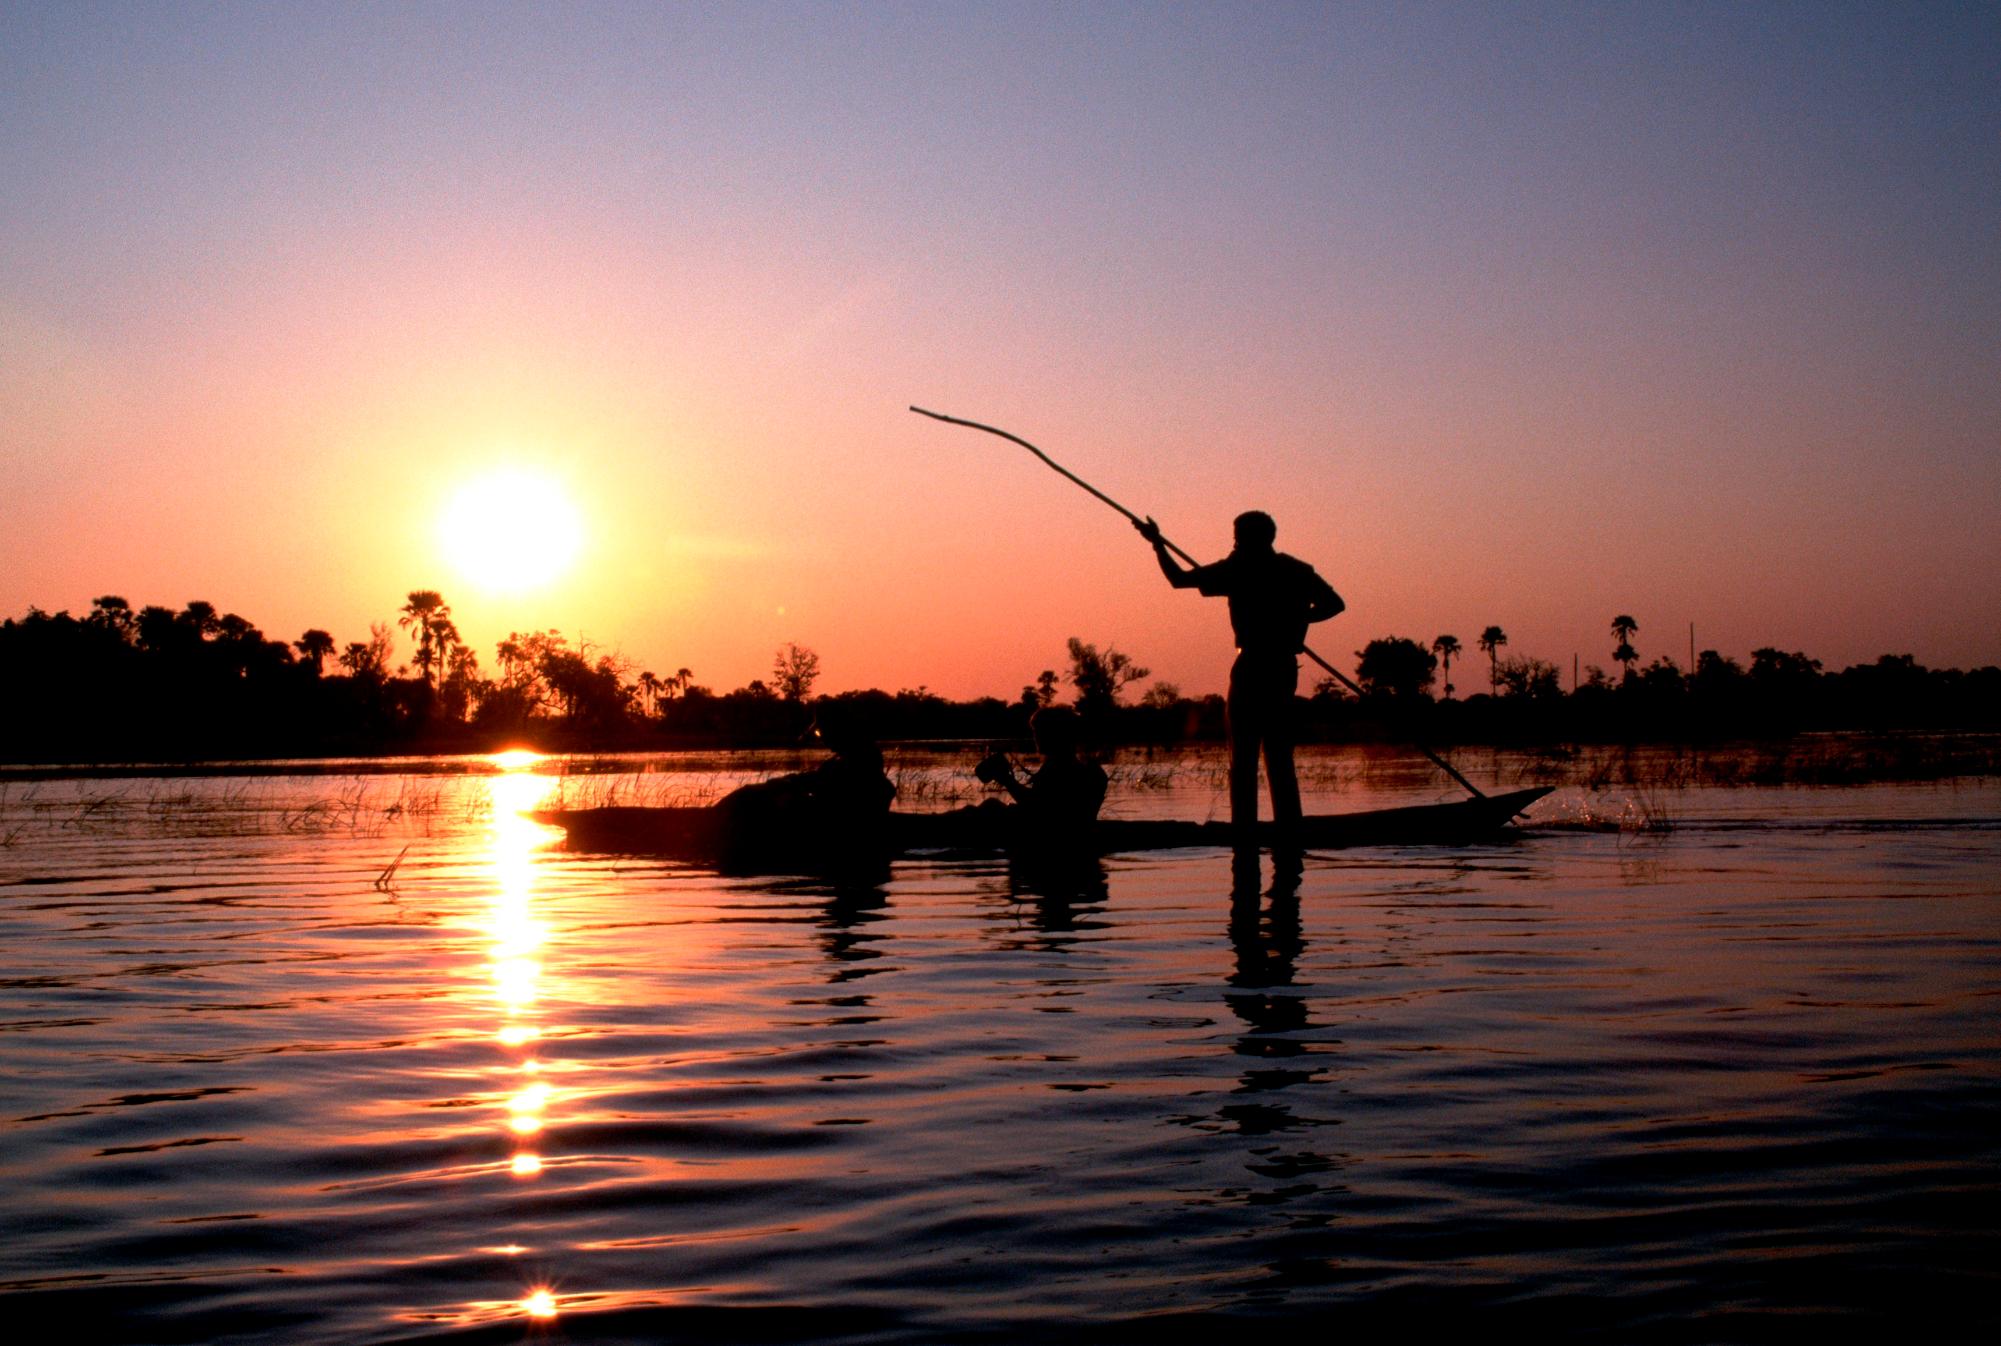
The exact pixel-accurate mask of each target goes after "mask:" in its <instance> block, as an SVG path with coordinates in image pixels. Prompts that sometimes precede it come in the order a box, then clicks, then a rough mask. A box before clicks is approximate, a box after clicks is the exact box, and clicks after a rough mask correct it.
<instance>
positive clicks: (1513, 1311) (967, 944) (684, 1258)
mask: <svg viewBox="0 0 2001 1346" xmlns="http://www.w3.org/2000/svg"><path fill="white" fill-rule="evenodd" d="M600 765H607V766H608V767H609V768H610V769H609V771H606V772H600V773H598V774H594V775H590V776H577V775H573V776H571V777H569V778H568V779H560V780H559V779H558V778H555V777H552V776H550V775H548V774H537V773H535V772H512V773H501V774H464V773H460V774H452V775H437V774H430V773H428V772H427V771H425V770H422V769H417V767H416V765H415V764H413V769H412V770H411V771H409V772H408V773H406V774H398V775H388V776H369V777H360V776H356V777H353V778H344V777H341V776H313V777H268V778H247V779H246V778H218V779H196V780H190V779H168V778H161V779H147V778H136V779H126V780H118V781H102V780H95V781H90V780H86V781H59V780H58V781H35V782H18V781H17V782H14V783H12V784H8V785H5V786H0V841H4V843H5V844H4V846H0V932H4V936H5V939H4V942H0V1219H4V1228H5V1229H6V1231H7V1232H6V1234H5V1236H4V1243H0V1295H4V1296H5V1299H6V1302H7V1304H8V1306H9V1307H10V1308H11V1309H14V1310H15V1311H16V1312H17V1314H18V1313H23V1312H25V1313H33V1314H35V1315H37V1316H38V1320H39V1321H44V1322H67V1323H69V1324H72V1325H74V1331H73V1332H72V1333H71V1335H74V1336H76V1337H77V1338H78V1339H80V1340H106V1341H148V1342H151V1341H270V1342H319V1341H326V1342H336V1341H338V1342H350V1341H377V1340H413V1341H472V1340H494V1341H510V1342H511V1341H518V1340H522V1339H524V1338H533V1339H537V1340H547V1339H557V1340H577V1341H596V1340H635V1341H651V1340H662V1339H672V1340H677V1341H694V1342H701V1341H708V1340H714V1341H743V1340H763V1341H858V1342H859V1341H868V1342H932V1341H953V1340H982V1341H983V1340H996V1341H998V1340H1039V1341H1050V1340H1077V1341H1107V1340H1128V1339H1129V1340H1135V1341H1156V1340H1162V1339H1168V1338H1171V1337H1172V1336H1174V1335H1177V1334H1180V1333H1182V1332H1184V1331H1185V1332H1187V1333H1189V1334H1193V1333H1194V1332H1197V1331H1200V1332H1202V1333H1204V1334H1205V1335H1206V1334H1209V1333H1212V1332H1215V1331H1218V1330H1222V1331H1228V1330H1230V1329H1231V1328H1232V1326H1248V1327H1251V1328H1253V1330H1256V1329H1257V1328H1259V1327H1260V1326H1261V1325H1271V1324H1278V1323H1281V1322H1283V1323H1287V1324H1298V1323H1304V1322H1310V1321H1315V1320H1321V1319H1324V1320H1326V1321H1327V1322H1329V1323H1332V1324H1336V1325H1348V1326H1357V1327H1362V1328H1364V1329H1367V1328H1370V1327H1379V1328H1381V1329H1384V1330H1387V1329H1389V1328H1391V1327H1394V1328H1396V1329H1398V1330H1408V1328H1409V1326H1410V1325H1411V1324H1413V1323H1414V1322H1421V1321H1424V1320H1428V1319H1456V1318H1461V1317H1472V1316H1475V1315H1477V1316H1478V1318H1479V1320H1480V1322H1481V1323H1482V1324H1484V1325H1486V1326H1487V1327H1488V1328H1489V1329H1492V1328H1495V1327H1505V1326H1508V1325H1510V1324H1511V1323H1512V1324H1514V1325H1518V1326H1529V1327H1535V1328H1538V1329H1541V1330H1545V1331H1551V1332H1553V1333H1555V1334H1556V1335H1559V1336H1563V1337H1569V1338H1583V1339H1601V1340H1608V1341H1633V1340H1654V1339H1660V1340H1692V1341H1713V1340H1771V1341H1791V1340H1798V1339H1800V1338H1801V1337H1803V1336H1805V1335H1807V1334H1808V1333H1811V1332H1820V1331H1825V1330H1827V1329H1829V1328H1830V1327H1837V1328H1841V1327H1846V1326H1848V1325H1851V1324H1856V1323H1867V1322H1868V1321H1870V1320H1879V1321H1880V1322H1881V1324H1883V1325H1884V1326H1889V1325H1892V1324H1894V1325H1896V1326H1898V1327H1900V1328H1908V1327H1909V1326H1911V1325H1914V1324H1917V1325H1923V1324H1932V1325H1941V1326H1942V1325H1947V1324H1953V1325H1957V1326H1961V1327H1965V1326H1968V1325H1982V1324H1986V1325H1992V1324H1993V1323H1994V1322H1995V1320H1996V1318H1997V1313H1996V1310H1995V1308H1994V1297H1995V1295H1996V1292H1997V1290H2001V1284H1997V1282H2001V1233H1998V1231H1997V1226H2001V1203H1997V1200H1996V1198H1997V1185H2001V1184H1997V1175H1998V1174H2001V1168H1997V1160H2001V1071H1997V1057H2001V1033H1998V1032H1997V1029H2001V1018H1997V1006H2001V1001H1998V1000H1997V990H2001V960H1997V957H1996V954H1997V941H2001V863H1997V861H2001V790H1997V789H1996V788H1995V787H1994V786H1993V785H1991V784H1987V785H1975V786H1963V787H1959V788H1950V787H1935V786H1922V787H1920V786H1897V787H1870V788H1862V789H1845V790H1798V789H1794V790H1786V789H1739V790H1727V791H1719V790H1710V791H1695V790H1681V791H1674V790H1653V791H1641V792H1638V793H1637V795H1635V794H1633V793H1631V792H1629V793H1628V794H1626V795H1622V794H1621V793H1620V792H1619V791H1618V790H1616V789H1613V790H1607V791H1603V792H1590V791H1586V790H1581V789H1577V788H1566V789H1563V790H1560V791H1559V792H1558V794H1557V795H1556V796H1554V797H1552V799H1550V800H1549V801H1546V802H1545V804H1543V805H1541V806H1539V808H1538V811H1537V815H1536V817H1537V819H1539V820H1540V822H1539V824H1538V825H1532V826H1531V827H1529V828H1528V829H1527V831H1526V832H1525V834H1524V835H1523V836H1522V837H1521V838H1519V839H1518V840H1516V841H1514V842H1512V843H1510V844H1501V845H1492V846H1484V847H1476V848H1464V849H1452V850H1419V849H1410V850H1395V849H1378V850H1358V851H1350V852H1342V853H1329V854H1324V855H1316V856H1313V857H1310V858H1309V860H1308V862H1307V865H1306V868H1305V870H1304V872H1303V874H1301V875H1300V876H1299V879H1298V881H1297V887H1296V891H1292V885H1290V884H1288V883H1287V882H1285V881H1284V880H1283V878H1282V876H1275V875H1274V874H1273V873H1272V872H1271V870H1270V868H1269V866H1268V865H1267V866H1266V867H1265V868H1264V870H1263V872H1261V873H1260V874H1258V875H1256V876H1254V877H1253V876H1249V875H1245V874H1243V873H1241V872H1238V873H1233V869H1232V863H1231V859H1230V857H1229V856H1228V855H1226V854H1223V853H1220V852H1214V851H1182V852H1170V853H1162V854H1155V855H1147V856H1133V857H1115V858H1113V859H1110V860H1108V861H1107V862H1106V863H1105V865H1104V866H1103V870H1102V872H1101V873H1094V874H1087V875H1084V876H1081V877H1079V876H1070V877H1067V878H1065V879H1064V880H1062V881H1060V882H1058V881H1052V880H1050V879H1048V878H1047V877H1046V876H1040V877H1039V876H1034V875H1025V874H1018V873H1014V872H1011V871H1010V869H1009V868H1008V867H1007V866H1006V865H1005V864H1001V863H996V862H983V863H965V862H953V863H946V862H941V861H929V862H927V861H911V862H904V863H899V864H897V865H896V866H895V867H894V869H893V870H892V871H891V873H890V874H889V876H888V878H887V880H886V881H884V882H882V883H880V884H876V885H863V886H837V885H829V884H827V883H822V882H814V881H809V880H803V879H780V880H771V879H760V880H749V879H718V878H717V877H715V876H713V875H709V874H705V873H703V872H700V871H697V870H691V869H687V868H682V867H677V866H674V865H670V864H666V863H661V862H654V861H647V860H635V859H617V858H610V857H601V856H584V855H572V854H567V853H564V852H562V851H560V850H554V849H550V848H548V846H547V840H548V836H547V834H546V833H545V832H543V831H542V830H541V829H539V828H536V827H534V826H533V825H532V824H529V823H527V822H525V821H523V820H522V819H520V818H519V816H518V811H519V810H520V809H521V808H524V807H527V806H530V805H532V804H533V803H535V802H536V801H537V799H539V798H540V797H542V796H543V795H544V794H545V793H546V792H548V791H549V790H551V789H560V790H561V791H562V792H563V794H564V795H565V797H568V798H571V799H572V800H576V799H581V798H617V799H622V800H629V799H633V798H641V797H648V798H662V797H666V795H667V794H670V793H675V792H680V793H692V794H701V793H704V792H706V793H708V794H713V793H714V792H715V791H716V790H718V789H720V788H723V787H726V786H727V785H728V784H729V783H731V782H732V781H733V780H735V779H738V778H739V776H738V774H736V773H737V771H738V768H740V767H742V766H744V765H745V764H743V763H734V764H733V763H728V762H725V763H722V764H718V763H715V762H702V763H698V764H694V765H693V766H691V767H689V766H688V764H685V763H676V762H674V761H671V760H670V761H663V762H652V763H648V764H645V765H647V766H648V767H650V768H651V769H650V770H647V771H644V772H641V771H638V770H635V769H633V767H634V764H630V763H610V764H600ZM748 765H749V766H750V767H752V768H755V767H758V766H763V765H768V764H766V763H750V764H748ZM963 765H964V764H959V763H946V764H943V765H940V764H936V763H933V764H929V765H927V764H924V763H915V762H913V763H909V764H906V766H905V770H904V785H905V793H906V797H909V798H911V799H913V800H914V801H916V802H931V803H942V802H949V798H950V796H951V793H952V788H953V786H952V782H953V781H954V780H956V779H957V777H956V775H955V773H956V771H957V769H958V768H959V767H961V766H963ZM1484 765H1485V767H1486V769H1487V770H1488V772H1489V776H1488V778H1490V779H1491V778H1494V777H1495V776H1496V775H1504V774H1507V773H1508V772H1509V771H1515V772H1519V771H1520V770H1522V769H1525V768H1524V767H1523V766H1522V764H1519V763H1516V764H1512V765H1511V764H1509V763H1506V762H1502V761H1500V760H1499V759H1496V760H1495V761H1492V762H1488V763H1485V764H1484ZM677 767H688V769H677ZM1115 775H1116V778H1117V782H1118V784H1117V788H1116V793H1115V796H1114V799H1113V801H1112V807H1113V808H1114V809H1115V810H1116V811H1119V812H1122V813H1124V814H1126V815H1128V816H1135V815H1144V814H1152V815H1155V816H1182V817H1190V816H1194V817H1202V816H1215V815H1217V814H1219V812H1220V810H1221V807H1222V805H1221V803H1220V800H1221V788H1220V775H1221V773H1220V766H1219V764H1218V763H1216V762H1215V761H1213V760H1206V761H1196V762H1180V763H1179V764H1176V763H1173V762H1168V763H1158V762H1156V763H1152V764H1148V763H1146V762H1133V763H1127V764H1124V765H1123V766H1122V767H1121V769H1120V770H1119V771H1118V772H1116V773H1115ZM1307 775H1308V781H1309V785H1310V786H1312V787H1313V788H1314V789H1315V790H1316V791H1317V797H1316V798H1315V799H1314V801H1313V803H1314V805H1315V806H1316V807H1320V808H1339V807H1343V806H1353V807H1359V806H1362V805H1365V804H1374V803H1387V802H1414V801H1418V800H1422V799H1426V798H1432V797H1445V796H1444V795H1442V794H1441V792H1440V790H1439V787H1438V786H1437V785H1436V784H1435V783H1434V781H1433V780H1432V779H1431V778H1430V777H1429V776H1428V775H1427V774H1426V773H1425V771H1424V769H1423V767H1422V764H1421V763H1418V762H1415V761H1413V760H1412V759H1408V758H1404V757H1400V756H1396V755H1390V754H1380V753H1379V754H1366V755H1365V754H1362V753H1359V752H1339V753H1330V754H1324V755H1321V756H1319V757H1316V758H1315V759H1314V761H1313V762H1312V763H1311V764H1310V766H1309V770H1308V773H1307ZM1508 783H1513V782H1512V781H1510V782H1508ZM1622 821H1623V823H1624V826H1623V827H1622V826H1620V825H1619V824H1620V823H1621V822H1622ZM1649 821H1651V822H1653V823H1656V824H1659V823H1666V824H1669V825H1671V830H1668V831H1666V832H1664V833H1658V832H1656V833H1649V832H1644V831H1641V830H1638V829H1639V828H1640V826H1641V825H1642V824H1644V823H1647V822H1649ZM385 871H386V873H385ZM1275 880H1276V882H1275ZM1233 892H1235V893H1236V894H1237V896H1236V897H1235V898H1234V899H1233Z"/></svg>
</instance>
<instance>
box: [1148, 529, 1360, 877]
mask: <svg viewBox="0 0 2001 1346" xmlns="http://www.w3.org/2000/svg"><path fill="white" fill-rule="evenodd" d="M1133 527H1135V528H1137V529H1139V533H1140V536H1141V537H1143V538H1145V539H1146V540H1147V541H1148V542H1151V543H1152V544H1153V555H1154V559H1155V560H1157V561H1159V562H1160V572H1161V574H1163V575H1165V576H1167V582H1168V583H1169V584H1172V585H1173V586H1174V587H1175V588H1177V589H1196V590H1199V591H1200V592H1201V594H1202V596H1203V597H1204V598H1227V599H1229V600H1230V629H1231V631H1233V632H1234V633H1235V634H1236V637H1237V661H1236V662H1235V663H1234V664H1231V665H1230V700H1229V710H1230V821H1231V823H1232V824H1233V825H1234V826H1235V827H1236V828H1237V830H1238V834H1239V837H1240V838H1241V839H1242V840H1245V841H1248V840H1249V839H1250V838H1251V836H1252V834H1253V829H1254V828H1255V827H1256V825H1257V821H1258V753H1259V751H1260V750H1262V751H1263V753H1264V759H1265V775H1266V776H1267V777H1268V778H1269V780H1270V782H1271V811H1272V820H1273V822H1274V823H1275V824H1276V825H1277V829H1278V834H1279V840H1280V844H1281V845H1287V844H1291V845H1296V844H1297V837H1298V833H1299V816H1300V815H1299V776H1298V775H1297V773H1295V772H1294V770H1293V766H1292V743H1293V733H1294V731H1293V723H1292V719H1293V715H1292V699H1293V695H1294V694H1295V693H1296V692H1297V691H1298V688H1299V651H1300V650H1301V648H1302V647H1304V646H1305V644H1306V628H1307V626H1308V625H1310V624H1311V623H1313V622H1321V621H1325V620H1327V619H1328V618H1329V617H1332V616H1334V615H1335V614H1336V613H1338V612H1340V611H1341V610H1342V609H1343V608H1345V607H1346V606H1347V604H1345V603H1343V602H1342V601H1341V595H1339V594H1337V593H1335V592H1334V590H1333V589H1332V588H1331V587H1329V585H1328V583H1327V581H1326V580H1323V579H1321V578H1320V576H1319V575H1318V574H1317V573H1315V571H1314V569H1313V567H1312V566H1310V565H1308V564H1307V563H1306V562H1304V561H1302V560H1300V559H1299V558H1298V557H1296V556H1287V555H1286V554H1285V553H1284V552H1282V551H1277V550H1275V549H1274V548H1273V546H1272V543H1273V542H1274V541H1275V540H1276V539H1277V537H1278V525H1277V524H1275V523H1273V522H1272V517H1271V515H1269V514H1266V513H1264V512H1263V511H1261V510H1251V511H1250V512H1248V513H1245V514H1239V515H1238V516H1237V518H1236V522H1235V531H1236V546H1235V547H1234V548H1233V549H1232V550H1231V552H1230V554H1229V555H1228V556H1226V557H1224V558H1223V559H1222V560H1220V561H1218V562H1216V563H1215V564H1214V565H1206V566H1197V567H1195V568H1194V569H1192V570H1191V569H1187V568H1185V567H1183V566H1182V565H1180V564H1179V563H1178V562H1176V561H1175V559H1174V558H1173V557H1172V556H1170V555H1168V552H1167V544H1166V543H1165V542H1163V541H1161V537H1160V525H1159V524H1157V523H1155V522H1154V521H1153V520H1152V519H1150V518H1149V519H1147V520H1145V521H1144V522H1136V523H1134V524H1133Z"/></svg>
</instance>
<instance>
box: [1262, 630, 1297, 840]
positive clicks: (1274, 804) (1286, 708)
mask: <svg viewBox="0 0 2001 1346" xmlns="http://www.w3.org/2000/svg"><path fill="white" fill-rule="evenodd" d="M1298 689H1299V665H1298V664H1296V663H1289V664H1288V665H1285V666H1282V667H1280V668H1277V669H1274V670H1273V671H1272V677H1271V686H1270V687H1269V688H1268V689H1267V693H1266V695H1267V696H1268V698H1269V699H1268V701H1267V702H1266V706H1265V713H1264V716H1263V717H1262V718H1263V720H1264V742H1265V777H1266V778H1267V779H1268V780H1269V781H1270V782H1271V816H1272V821H1273V822H1274V823H1276V824H1277V830H1278V833H1279V836H1280V838H1281V839H1282V841H1284V842H1289V843H1292V844H1295V845H1296V844H1297V842H1298V837H1299V773H1298V772H1297V771H1295V770H1294V769H1293V765H1292V740H1293V727H1292V718H1293V717H1292V698H1293V694H1294V693H1295V692H1296V691H1297V690H1298Z"/></svg>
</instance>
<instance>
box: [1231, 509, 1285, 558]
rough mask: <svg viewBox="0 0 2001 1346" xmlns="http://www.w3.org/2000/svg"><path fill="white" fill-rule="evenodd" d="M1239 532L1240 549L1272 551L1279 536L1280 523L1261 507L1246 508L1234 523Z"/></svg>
mask: <svg viewBox="0 0 2001 1346" xmlns="http://www.w3.org/2000/svg"><path fill="white" fill-rule="evenodd" d="M1233 527H1234V528H1235V529H1236V534H1237V550H1238V551H1270V550H1271V545H1272V543H1273V542H1274V541H1276V540H1277V538H1278V525H1277V524H1275V523H1273V522H1272V519H1271V515H1269V514H1267V513H1265V512H1264V511H1263V510H1261V509H1253V510H1246V511H1245V512H1244V513H1242V514H1239V515H1238V516H1237V518H1236V521H1235V523H1234V525H1233Z"/></svg>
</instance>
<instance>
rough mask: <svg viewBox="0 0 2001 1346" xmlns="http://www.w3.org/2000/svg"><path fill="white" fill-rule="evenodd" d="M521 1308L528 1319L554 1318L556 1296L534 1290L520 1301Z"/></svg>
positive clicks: (545, 1291)
mask: <svg viewBox="0 0 2001 1346" xmlns="http://www.w3.org/2000/svg"><path fill="white" fill-rule="evenodd" d="M521 1307H522V1309H523V1310H525V1311H526V1312H527V1314H528V1316H529V1317H530V1318H554V1317H555V1316H556V1296H554V1295H553V1294H551V1293H549V1292H548V1291H547V1290H536V1291H533V1292H531V1293H530V1294H529V1296H528V1297H527V1298H526V1299H524V1300H522V1301H521Z"/></svg>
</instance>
